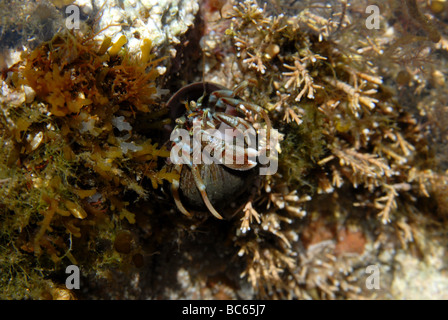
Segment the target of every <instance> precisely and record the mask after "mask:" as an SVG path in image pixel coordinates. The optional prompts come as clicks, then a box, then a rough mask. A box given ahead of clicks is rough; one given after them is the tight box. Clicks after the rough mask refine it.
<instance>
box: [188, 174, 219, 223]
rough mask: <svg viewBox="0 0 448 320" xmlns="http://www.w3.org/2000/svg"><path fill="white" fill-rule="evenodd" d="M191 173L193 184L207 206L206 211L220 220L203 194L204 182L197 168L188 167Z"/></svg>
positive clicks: (204, 193) (205, 194) (205, 193)
mask: <svg viewBox="0 0 448 320" xmlns="http://www.w3.org/2000/svg"><path fill="white" fill-rule="evenodd" d="M190 168H191V173H192V174H193V179H194V182H195V183H196V186H197V188H198V190H199V192H200V193H201V196H202V200H204V203H205V205H206V206H207V209H208V210H209V211H210V212H211V213H212V214H213V215H214V216H215V217H216V218H218V219H222V217H221V215H220V214H219V213H218V212H217V211H216V210H215V208H214V207H213V205H212V204H211V202H210V200H209V199H208V196H207V192H205V184H204V181H202V178H201V174H200V172H199V168H198V166H196V165H192V166H190Z"/></svg>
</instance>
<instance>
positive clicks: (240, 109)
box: [167, 82, 271, 219]
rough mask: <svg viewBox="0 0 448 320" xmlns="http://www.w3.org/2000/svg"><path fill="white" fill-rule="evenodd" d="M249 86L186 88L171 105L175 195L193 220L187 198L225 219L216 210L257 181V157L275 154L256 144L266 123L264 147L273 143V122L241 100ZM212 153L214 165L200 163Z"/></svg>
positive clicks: (180, 205)
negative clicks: (206, 155) (177, 176)
mask: <svg viewBox="0 0 448 320" xmlns="http://www.w3.org/2000/svg"><path fill="white" fill-rule="evenodd" d="M247 85H248V82H243V83H242V84H240V85H239V86H237V87H236V88H235V89H233V90H229V89H226V88H224V87H222V86H220V85H218V84H214V83H210V82H197V83H193V84H190V85H187V86H185V87H183V88H181V89H180V90H179V91H177V92H176V93H175V94H174V95H173V96H172V97H171V99H170V100H169V101H168V103H167V106H168V108H169V110H170V117H171V119H172V121H173V123H174V125H175V126H174V128H173V130H172V132H171V137H170V141H171V154H170V161H171V165H172V166H174V170H176V171H177V172H178V173H179V177H180V178H179V180H174V181H173V182H172V184H171V192H172V195H173V198H174V201H175V204H176V206H177V208H178V209H179V211H180V212H182V213H183V214H185V215H187V216H191V214H190V212H189V211H188V210H187V209H186V208H185V206H184V205H183V201H182V200H181V198H182V199H184V200H185V201H186V202H188V203H189V204H190V205H192V206H196V207H202V208H204V209H205V208H206V209H207V210H208V211H209V212H210V213H212V214H213V215H214V216H215V217H216V218H218V219H223V217H222V216H221V214H220V213H218V211H217V210H216V208H215V205H217V204H218V205H220V204H226V203H227V204H228V203H229V202H231V201H232V200H233V199H235V198H236V197H237V196H238V195H240V194H241V193H242V192H244V191H245V190H246V189H247V187H248V185H250V183H251V181H253V179H254V175H255V172H254V169H255V168H256V167H257V166H258V164H259V163H258V162H257V156H258V155H259V154H260V152H261V151H264V152H266V151H268V152H269V150H268V149H269V148H270V147H269V143H264V144H260V143H258V144H254V141H255V140H256V139H255V138H256V136H257V134H258V131H257V130H259V128H260V127H261V125H260V124H261V122H260V120H263V121H264V127H265V128H266V132H267V136H266V137H265V138H266V139H265V140H264V141H265V142H266V141H269V134H270V132H271V122H270V119H269V117H268V114H267V112H266V111H265V110H264V109H263V108H261V107H260V106H258V105H256V104H253V103H250V102H246V101H243V100H242V99H241V98H240V95H241V93H242V91H243V90H244V89H245V87H246V86H247ZM255 119H257V120H255ZM255 127H256V128H257V129H255ZM234 137H236V139H238V137H240V138H241V137H242V140H243V142H242V143H239V144H238V143H237V144H235V143H233V142H234ZM258 140H259V141H258V142H260V139H258ZM229 141H231V142H230V143H229ZM240 141H241V139H240ZM207 148H208V151H210V150H211V152H210V153H209V155H210V156H212V157H213V161H211V159H210V158H209V159H208V161H206V160H207V158H201V159H200V161H197V160H198V157H197V156H199V158H200V156H201V155H204V152H203V151H205V150H206V149H207ZM218 155H219V156H218ZM217 159H218V160H217ZM223 159H226V160H227V161H223ZM229 160H230V161H229Z"/></svg>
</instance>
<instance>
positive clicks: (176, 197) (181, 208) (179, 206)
mask: <svg viewBox="0 0 448 320" xmlns="http://www.w3.org/2000/svg"><path fill="white" fill-rule="evenodd" d="M176 170H177V171H178V172H179V174H180V173H181V172H182V165H177V166H176ZM171 193H172V194H173V198H174V203H176V206H177V209H179V211H180V212H182V213H183V214H184V215H186V216H187V217H189V218H191V214H190V213H189V212H188V211H187V209H185V207H184V206H183V204H182V202H181V201H180V197H179V180H173V182H172V184H171Z"/></svg>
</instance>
